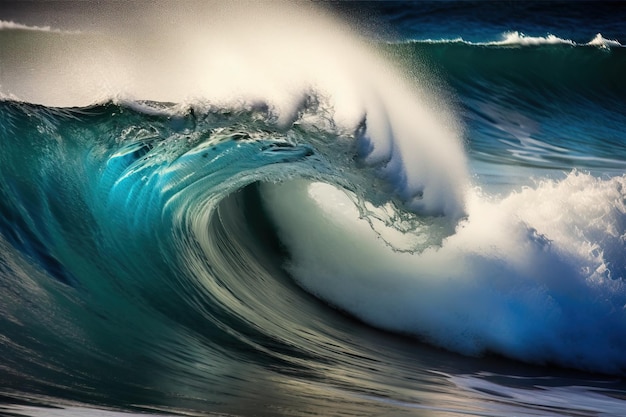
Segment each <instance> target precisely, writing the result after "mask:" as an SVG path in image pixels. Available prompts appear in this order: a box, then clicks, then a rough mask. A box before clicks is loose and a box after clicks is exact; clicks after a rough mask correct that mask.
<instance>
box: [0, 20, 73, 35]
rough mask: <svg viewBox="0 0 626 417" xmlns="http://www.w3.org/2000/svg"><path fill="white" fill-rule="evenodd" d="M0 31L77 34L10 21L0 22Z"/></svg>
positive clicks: (70, 31) (71, 31)
mask: <svg viewBox="0 0 626 417" xmlns="http://www.w3.org/2000/svg"><path fill="white" fill-rule="evenodd" d="M0 30H24V31H32V32H49V33H66V34H79V33H80V31H77V30H62V29H58V28H53V27H51V26H29V25H25V24H23V23H18V22H14V21H12V20H0Z"/></svg>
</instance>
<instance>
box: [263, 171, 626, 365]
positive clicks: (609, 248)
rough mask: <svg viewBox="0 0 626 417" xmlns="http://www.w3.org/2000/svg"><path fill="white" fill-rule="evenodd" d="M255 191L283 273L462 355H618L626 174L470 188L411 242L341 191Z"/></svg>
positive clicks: (547, 358) (625, 272) (624, 295)
mask: <svg viewBox="0 0 626 417" xmlns="http://www.w3.org/2000/svg"><path fill="white" fill-rule="evenodd" d="M265 191H266V202H267V205H268V207H269V208H270V211H271V213H273V217H274V219H275V221H276V222H277V224H278V226H279V231H280V235H281V237H282V239H283V241H284V242H286V244H287V245H288V247H289V248H290V251H291V253H292V256H293V261H292V262H291V263H290V265H289V266H288V268H289V270H290V271H291V273H292V274H293V276H294V277H295V278H296V280H297V281H298V282H299V283H300V284H301V285H302V286H303V287H305V288H306V289H308V290H309V291H311V292H312V293H314V294H317V295H318V296H319V297H320V298H322V299H325V300H327V301H328V302H329V303H330V304H332V305H335V306H336V307H338V308H340V309H342V310H345V311H348V312H350V313H351V314H353V315H355V316H357V317H359V318H360V319H362V320H364V321H366V322H368V323H371V324H373V325H376V326H379V327H381V328H385V329H389V330H393V331H397V332H402V333H410V334H413V335H416V336H417V337H419V338H423V339H425V340H428V341H429V342H431V343H434V344H437V345H440V346H443V347H446V348H448V349H451V350H454V351H458V352H462V353H465V354H470V355H471V354H480V353H482V352H485V351H492V352H497V353H499V354H502V355H505V356H508V357H513V358H517V359H521V360H525V361H531V362H536V363H557V364H560V365H564V366H571V367H578V368H582V369H586V370H594V371H605V372H620V371H622V370H624V369H626V359H624V356H623V351H624V349H626V336H625V335H626V310H625V309H624V306H625V305H626V288H625V286H624V279H626V259H625V257H624V253H625V251H626V177H617V178H613V179H605V180H602V179H598V178H594V177H592V176H590V175H587V174H582V173H572V174H570V175H569V176H568V177H567V178H565V179H564V180H561V181H545V182H542V183H540V184H537V185H536V186H535V187H530V188H526V189H524V190H522V191H521V192H517V193H512V194H510V195H508V196H507V197H506V198H503V199H500V200H495V199H492V198H490V197H488V196H481V195H480V193H479V192H477V191H475V190H474V191H470V192H469V196H468V206H467V209H468V218H467V221H466V222H464V223H462V224H461V225H459V227H458V228H457V231H456V233H455V234H454V235H453V236H450V237H448V238H447V239H445V240H444V242H443V244H442V246H441V247H433V248H430V249H427V250H425V251H423V252H421V253H414V254H410V253H398V252H395V251H393V250H391V249H389V248H388V247H387V246H385V244H384V243H383V241H382V240H381V239H380V237H379V235H378V234H377V233H374V232H373V231H372V229H371V228H370V226H369V224H368V223H367V222H366V221H364V220H363V219H359V214H358V212H357V210H356V209H355V208H354V206H353V205H351V203H350V201H351V200H350V199H349V198H347V197H345V195H344V196H343V197H342V194H343V191H339V190H337V189H335V188H333V187H330V186H327V185H319V184H313V185H309V186H303V184H299V183H296V184H294V183H291V184H284V185H280V186H276V185H273V186H269V185H268V186H267V187H266V190H265ZM338 202H341V203H338ZM385 239H387V240H392V239H393V233H389V234H387V235H386V236H385Z"/></svg>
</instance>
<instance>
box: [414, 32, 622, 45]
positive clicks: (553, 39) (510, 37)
mask: <svg viewBox="0 0 626 417" xmlns="http://www.w3.org/2000/svg"><path fill="white" fill-rule="evenodd" d="M410 42H416V43H420V42H424V43H444V44H445V43H464V44H467V45H478V46H537V45H570V46H596V47H600V48H619V47H624V45H622V44H621V43H620V42H619V41H617V40H612V39H607V38H605V37H604V36H602V34H600V33H598V34H596V35H595V37H594V38H593V39H591V40H590V41H589V42H586V43H577V42H575V41H573V40H570V39H563V38H560V37H558V36H556V35H551V34H549V35H546V36H529V35H525V34H524V33H521V32H517V31H512V32H506V33H504V34H502V39H499V40H494V41H488V42H471V41H466V40H464V39H463V38H454V39H425V40H413V41H410Z"/></svg>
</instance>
